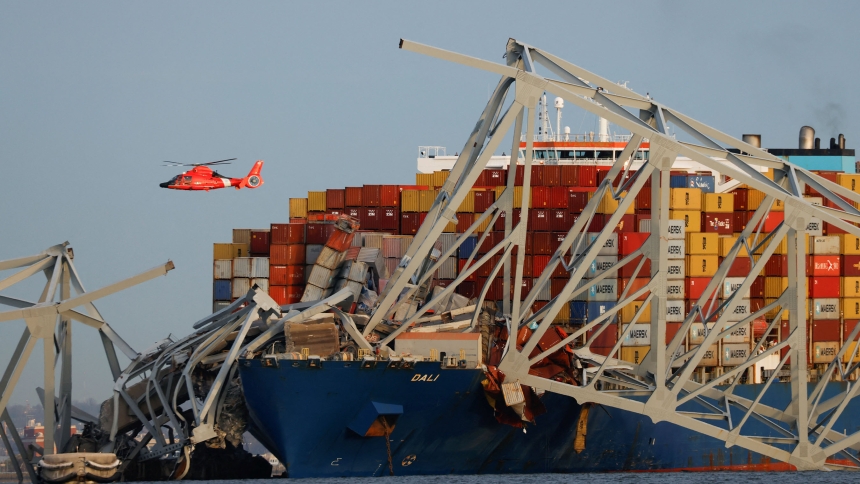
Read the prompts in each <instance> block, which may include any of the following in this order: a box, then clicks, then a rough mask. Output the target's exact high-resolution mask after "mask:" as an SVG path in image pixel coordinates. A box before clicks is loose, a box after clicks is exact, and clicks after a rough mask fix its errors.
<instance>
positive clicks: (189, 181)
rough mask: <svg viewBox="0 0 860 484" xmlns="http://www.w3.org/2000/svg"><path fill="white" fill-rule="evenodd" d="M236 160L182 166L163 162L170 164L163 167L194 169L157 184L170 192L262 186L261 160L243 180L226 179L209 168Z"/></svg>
mask: <svg viewBox="0 0 860 484" xmlns="http://www.w3.org/2000/svg"><path fill="white" fill-rule="evenodd" d="M235 159H236V158H229V159H226V160H218V161H210V162H209V163H192V164H182V163H176V162H174V161H165V163H170V164H169V165H164V166H193V167H194V168H192V169H190V170H188V171H186V172H184V173H182V174H181V175H176V176H175V177H173V178H171V179H170V180H169V181H166V182H164V183H161V184H159V185H158V186H160V187H161V188H170V189H172V190H206V191H207V192H208V191H209V190H215V189H218V188H227V187H236V190H238V189H240V188H258V187H260V186H261V185H262V184H263V177H262V176H260V170H261V169H262V168H263V160H257V162H256V163H254V166H253V168H251V171H250V172H249V173H248V176H246V177H245V178H227V177H226V176H224V175H221V174H220V173H218V172H217V171H213V170H212V168H209V167H210V166H217V165H229V164H230V163H228V162H230V161H233V160H235Z"/></svg>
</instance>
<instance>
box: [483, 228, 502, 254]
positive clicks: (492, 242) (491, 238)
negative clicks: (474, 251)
mask: <svg viewBox="0 0 860 484" xmlns="http://www.w3.org/2000/svg"><path fill="white" fill-rule="evenodd" d="M500 236H501V237H502V238H501V239H500V238H499V237H500ZM503 238H504V234H502V233H500V232H490V233H489V234H487V236H486V237H484V240H483V241H481V236H480V235H479V236H478V241H479V242H480V244H479V245H478V254H480V255H484V254H486V253H487V252H489V251H490V249H492V248H493V247H495V246H496V244H497V243H498V242H497V240H498V241H501V240H502V239H503Z"/></svg>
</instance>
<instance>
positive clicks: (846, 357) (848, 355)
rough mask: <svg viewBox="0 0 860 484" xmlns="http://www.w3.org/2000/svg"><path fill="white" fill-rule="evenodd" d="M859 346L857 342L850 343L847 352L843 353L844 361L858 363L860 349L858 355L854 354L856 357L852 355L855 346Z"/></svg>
mask: <svg viewBox="0 0 860 484" xmlns="http://www.w3.org/2000/svg"><path fill="white" fill-rule="evenodd" d="M855 346H857V343H848V349H847V350H845V354H843V355H842V362H843V363H857V362H860V351H858V352H857V355H856V356H854V359H851V355H853V354H854V347H855Z"/></svg>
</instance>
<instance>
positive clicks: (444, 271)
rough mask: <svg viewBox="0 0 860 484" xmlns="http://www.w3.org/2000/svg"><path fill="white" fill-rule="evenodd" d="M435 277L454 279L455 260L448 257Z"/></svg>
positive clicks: (455, 274)
mask: <svg viewBox="0 0 860 484" xmlns="http://www.w3.org/2000/svg"><path fill="white" fill-rule="evenodd" d="M436 277H438V278H439V279H456V278H457V258H456V257H448V258H447V259H445V261H444V262H442V265H441V266H439V269H437V270H436Z"/></svg>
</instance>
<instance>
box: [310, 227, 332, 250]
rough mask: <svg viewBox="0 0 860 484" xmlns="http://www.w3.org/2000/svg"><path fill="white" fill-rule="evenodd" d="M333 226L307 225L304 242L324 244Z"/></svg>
mask: <svg viewBox="0 0 860 484" xmlns="http://www.w3.org/2000/svg"><path fill="white" fill-rule="evenodd" d="M333 228H334V225H333V224H308V225H307V236H306V240H307V243H308V244H320V245H321V244H325V243H326V241H328V238H329V236H330V235H331V232H330V231H331V230H333Z"/></svg>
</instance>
